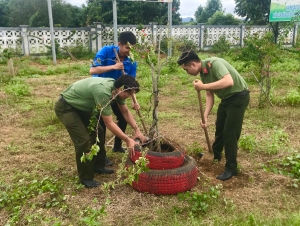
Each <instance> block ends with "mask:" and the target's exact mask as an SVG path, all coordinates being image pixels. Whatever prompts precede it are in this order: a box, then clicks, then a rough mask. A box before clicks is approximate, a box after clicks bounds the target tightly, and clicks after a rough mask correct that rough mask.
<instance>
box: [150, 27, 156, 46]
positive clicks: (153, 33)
mask: <svg viewBox="0 0 300 226" xmlns="http://www.w3.org/2000/svg"><path fill="white" fill-rule="evenodd" d="M150 25H151V35H152V42H153V44H154V46H156V43H157V22H150Z"/></svg>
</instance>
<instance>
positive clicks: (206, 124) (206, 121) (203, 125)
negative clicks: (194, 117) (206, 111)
mask: <svg viewBox="0 0 300 226" xmlns="http://www.w3.org/2000/svg"><path fill="white" fill-rule="evenodd" d="M204 120H205V123H202V120H200V125H201V127H202V128H203V129H204V128H206V127H207V126H208V118H204Z"/></svg>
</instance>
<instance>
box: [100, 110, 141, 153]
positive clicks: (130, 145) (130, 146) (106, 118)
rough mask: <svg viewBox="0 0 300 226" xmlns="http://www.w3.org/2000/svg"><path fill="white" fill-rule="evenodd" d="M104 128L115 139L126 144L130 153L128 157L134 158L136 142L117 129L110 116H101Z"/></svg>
mask: <svg viewBox="0 0 300 226" xmlns="http://www.w3.org/2000/svg"><path fill="white" fill-rule="evenodd" d="M101 117H102V119H103V121H104V124H105V126H106V127H107V128H108V129H109V130H110V131H111V132H112V133H113V134H114V135H116V136H117V137H119V138H120V139H122V140H123V141H125V142H126V145H127V147H128V152H129V153H130V156H134V150H133V147H134V145H135V144H136V142H135V141H134V140H133V139H131V138H130V137H128V136H127V135H126V134H125V133H123V131H122V130H121V129H120V128H119V127H118V125H117V124H116V123H115V122H114V121H113V118H112V116H111V115H109V116H103V115H102V116H101Z"/></svg>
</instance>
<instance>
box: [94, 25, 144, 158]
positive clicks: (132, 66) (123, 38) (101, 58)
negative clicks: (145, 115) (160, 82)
mask: <svg viewBox="0 0 300 226" xmlns="http://www.w3.org/2000/svg"><path fill="white" fill-rule="evenodd" d="M135 44H136V37H135V35H134V34H133V33H132V32H131V31H125V32H122V33H121V34H120V35H119V40H118V46H114V45H112V46H104V47H103V48H102V49H100V50H99V51H98V52H97V53H96V56H95V58H94V61H93V64H92V66H91V68H90V74H92V76H93V77H103V78H113V79H118V78H119V77H120V76H121V75H122V73H123V72H122V70H124V73H125V74H127V75H130V76H133V77H134V78H135V77H136V69H137V63H136V62H132V61H131V60H130V58H129V53H130V48H131V46H134V45H135ZM114 49H115V50H116V51H117V53H118V56H119V59H120V61H121V62H117V58H116V54H115V51H114ZM132 99H133V103H132V107H133V109H135V110H138V109H139V108H140V106H139V104H138V103H137V101H136V97H135V94H133V96H132ZM111 107H112V110H113V112H114V114H115V115H116V117H117V120H118V123H117V125H118V126H119V128H120V129H121V130H122V131H123V132H125V130H126V126H127V122H126V120H125V119H124V117H123V115H122V114H121V112H120V109H119V108H118V105H117V104H116V103H113V104H111ZM100 124H101V126H102V128H103V130H104V134H105V131H106V127H105V124H104V122H103V120H102V119H100ZM113 151H114V152H125V150H124V149H123V148H122V140H121V139H120V138H118V137H115V142H114V146H113Z"/></svg>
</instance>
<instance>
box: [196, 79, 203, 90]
mask: <svg viewBox="0 0 300 226" xmlns="http://www.w3.org/2000/svg"><path fill="white" fill-rule="evenodd" d="M193 85H194V88H195V90H198V91H201V90H204V89H205V88H204V84H203V82H202V81H201V80H199V79H195V80H194V81H193Z"/></svg>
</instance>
